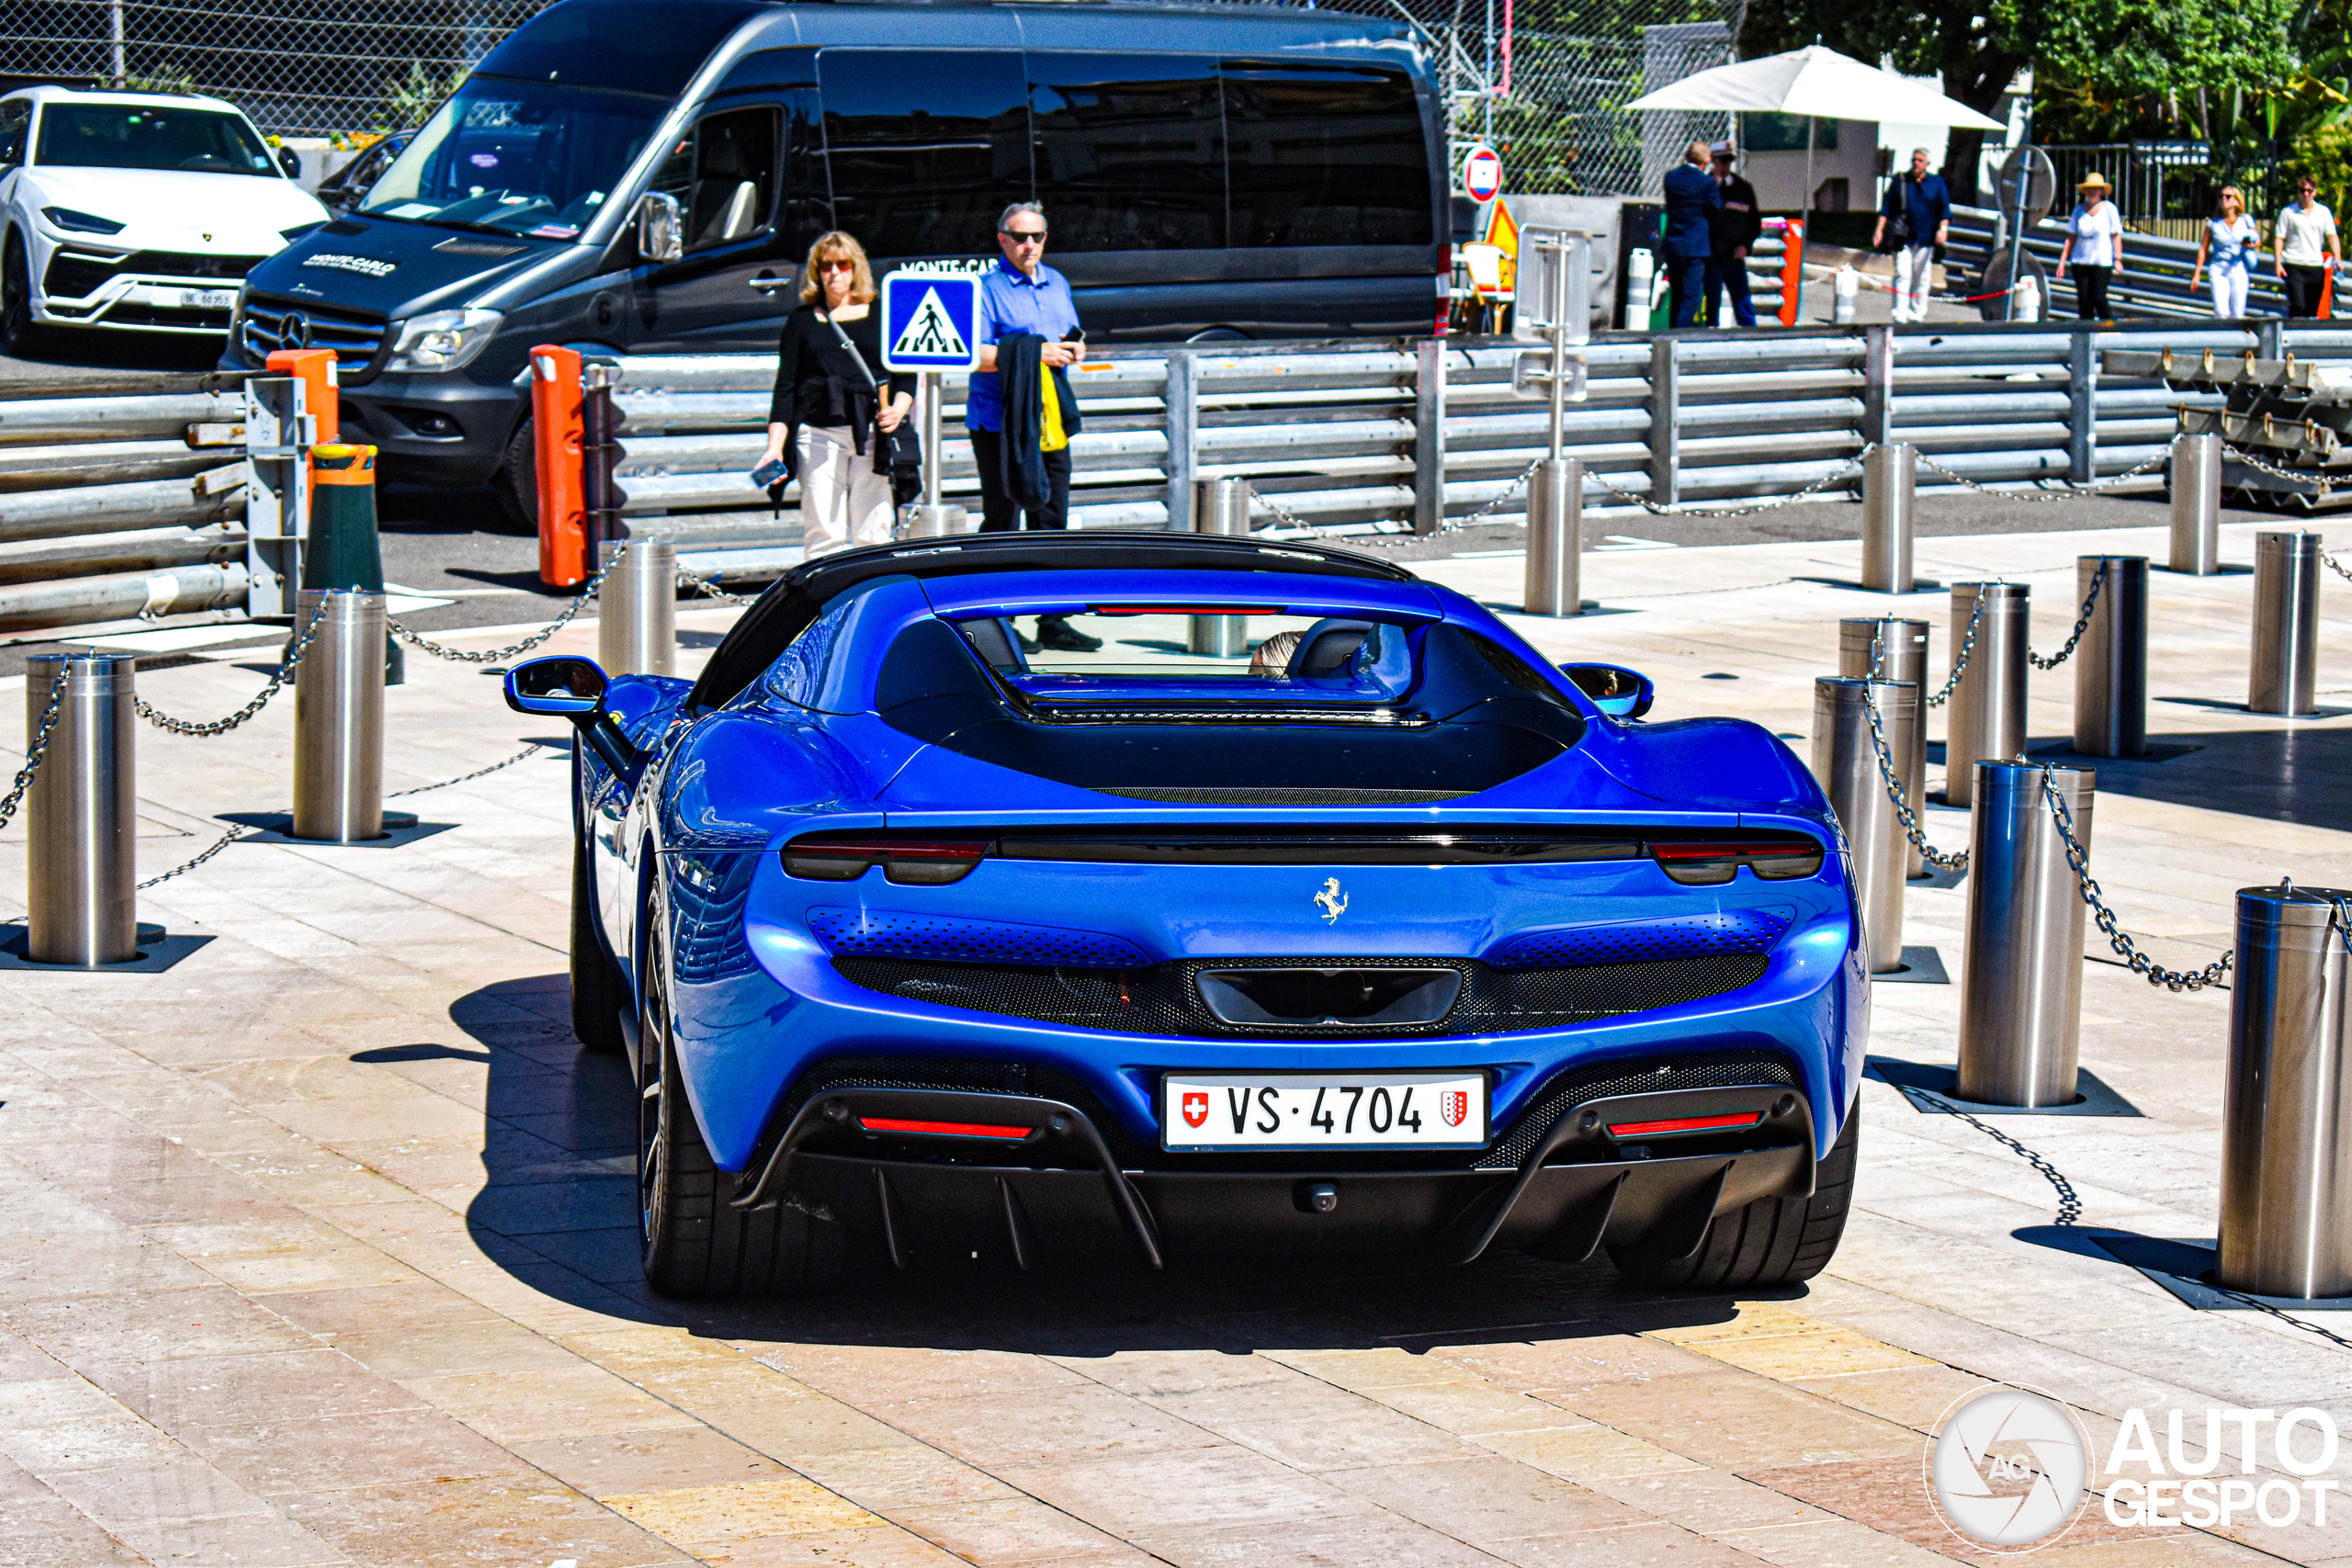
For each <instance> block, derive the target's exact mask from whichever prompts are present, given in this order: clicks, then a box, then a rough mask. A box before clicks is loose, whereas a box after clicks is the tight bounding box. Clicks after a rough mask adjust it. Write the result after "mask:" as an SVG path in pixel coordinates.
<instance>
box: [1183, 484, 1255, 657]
mask: <svg viewBox="0 0 2352 1568" xmlns="http://www.w3.org/2000/svg"><path fill="white" fill-rule="evenodd" d="M1249 532H1250V481H1249V480H1248V479H1194V480H1193V533H1195V534H1226V535H1246V534H1248V533H1249ZM1249 636H1250V620H1249V617H1248V616H1246V615H1194V616H1193V628H1192V635H1191V637H1190V638H1189V640H1188V646H1189V647H1190V648H1191V649H1192V650H1193V652H1194V653H1198V654H1204V655H1206V656H1207V657H1209V658H1211V659H1238V658H1240V657H1241V655H1242V654H1244V653H1246V652H1247V651H1249V648H1250V642H1249Z"/></svg>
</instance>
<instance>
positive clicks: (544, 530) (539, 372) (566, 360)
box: [531, 344, 594, 588]
mask: <svg viewBox="0 0 2352 1568" xmlns="http://www.w3.org/2000/svg"><path fill="white" fill-rule="evenodd" d="M580 405H581V391H580V355H579V354H578V353H577V352H576V351H574V350H572V349H569V348H559V347H557V346H556V345H555V344H539V345H538V346H537V348H534V349H533V350H531V423H532V429H533V432H534V437H533V440H534V447H533V451H534V456H535V457H536V458H537V468H538V488H539V581H542V582H544V583H546V584H547V585H548V587H549V588H572V587H577V586H578V585H579V584H581V583H582V582H585V581H588V578H589V576H590V574H591V573H592V571H593V570H594V562H592V561H590V560H589V558H588V503H587V500H586V495H585V491H584V489H583V487H582V482H581V473H580V462H581V444H582V426H581V408H580Z"/></svg>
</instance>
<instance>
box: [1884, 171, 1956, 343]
mask: <svg viewBox="0 0 2352 1568" xmlns="http://www.w3.org/2000/svg"><path fill="white" fill-rule="evenodd" d="M1950 239H1951V187H1950V186H1946V185H1945V184H1944V177H1943V176H1942V175H1939V174H1932V173H1930V172H1929V171H1928V150H1927V149H1926V148H1925V147H1914V148H1913V149H1911V169H1910V172H1909V173H1907V174H1905V175H1903V176H1902V177H1901V178H1900V179H1897V180H1895V181H1894V182H1893V183H1892V184H1890V185H1889V186H1887V187H1886V199H1885V200H1884V201H1883V202H1881V203H1880V204H1879V209H1878V227H1877V228H1876V229H1874V230H1873V231H1871V249H1872V250H1876V251H1883V252H1887V253H1890V254H1893V255H1894V319H1895V320H1896V321H1926V320H1927V319H1928V295H1929V294H1930V293H1932V292H1933V291H1934V288H1935V282H1936V247H1937V246H1939V245H1941V244H1943V243H1946V242H1947V241H1949V240H1950Z"/></svg>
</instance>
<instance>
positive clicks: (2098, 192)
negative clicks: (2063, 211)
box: [2058, 173, 2123, 321]
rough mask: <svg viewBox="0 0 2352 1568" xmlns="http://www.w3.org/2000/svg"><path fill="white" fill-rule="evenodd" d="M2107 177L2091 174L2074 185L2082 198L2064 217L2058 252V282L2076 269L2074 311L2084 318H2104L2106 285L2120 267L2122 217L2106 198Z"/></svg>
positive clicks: (2099, 319)
mask: <svg viewBox="0 0 2352 1568" xmlns="http://www.w3.org/2000/svg"><path fill="white" fill-rule="evenodd" d="M2108 188H2109V187H2108V183H2107V176H2106V175H2102V174H2098V173H2092V174H2088V175H2084V176H2083V180H2082V183H2081V184H2080V185H2077V186H2075V195H2076V196H2078V197H2081V198H2082V199H2081V200H2079V201H2077V202H2075V210H2074V213H2073V215H2072V216H2070V217H2069V218H2068V219H2067V220H2066V244H2065V248H2064V249H2063V250H2061V251H2060V252H2059V253H2058V281H2060V282H2061V283H2063V282H2064V281H2065V279H2066V269H2067V268H2068V267H2069V266H2071V267H2073V268H2074V269H2075V315H2077V316H2080V317H2081V318H2082V319H2083V320H2084V321H2105V320H2107V286H2108V282H2109V279H2111V278H2113V277H2114V276H2115V275H2116V274H2117V273H2119V272H2120V271H2122V270H2123V217H2122V215H2121V214H2120V213H2119V212H2117V211H2116V210H2115V203H2113V202H2111V201H2109V200H2108V199H2107V193H2108Z"/></svg>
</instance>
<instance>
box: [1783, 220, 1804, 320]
mask: <svg viewBox="0 0 2352 1568" xmlns="http://www.w3.org/2000/svg"><path fill="white" fill-rule="evenodd" d="M1803 300H1804V219H1802V218H1789V219H1783V220H1781V325H1782V326H1784V327H1792V326H1795V325H1796V324H1797V307H1798V306H1799V305H1800V304H1801V303H1802V302H1803Z"/></svg>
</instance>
